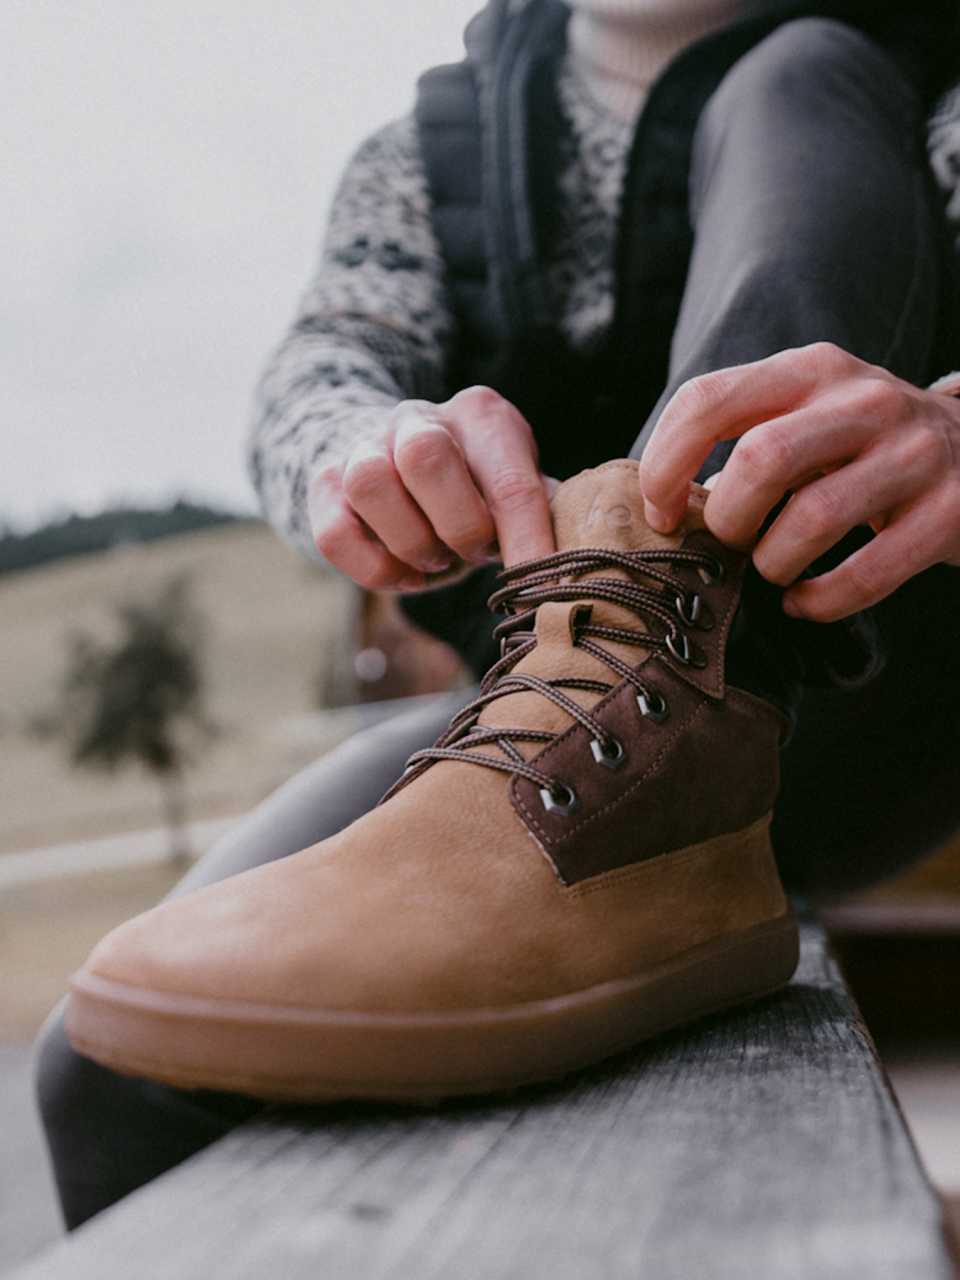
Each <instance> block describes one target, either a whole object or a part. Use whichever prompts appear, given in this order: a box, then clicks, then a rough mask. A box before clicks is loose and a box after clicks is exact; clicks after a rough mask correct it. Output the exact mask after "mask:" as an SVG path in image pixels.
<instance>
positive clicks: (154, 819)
mask: <svg viewBox="0 0 960 1280" xmlns="http://www.w3.org/2000/svg"><path fill="white" fill-rule="evenodd" d="M180 574H186V575H187V576H188V577H189V579H190V583H191V590H192V596H193V599H194V602H195V604H196V607H197V609H198V611H199V612H200V614H201V616H202V619H203V631H204V645H203V666H204V671H205V678H206V684H207V689H208V695H209V696H208V709H209V714H210V716H211V718H212V720H213V721H214V723H215V724H216V725H217V727H218V729H219V735H218V737H217V739H216V741H215V742H214V743H213V745H212V746H211V748H210V749H209V750H208V752H207V753H206V755H205V756H204V758H203V759H202V760H201V761H200V762H199V763H198V765H197V767H196V768H195V769H194V770H193V771H192V772H191V774H190V778H189V784H188V786H189V813H190V816H191V817H193V818H204V817H215V816H219V815H222V814H233V813H241V812H243V811H245V810H246V809H248V808H250V807H251V806H252V805H253V804H255V803H256V802H257V801H258V800H260V799H261V798H262V797H263V796H264V795H265V794H267V793H268V792H269V791H270V790H272V789H273V788H274V787H275V786H276V785H277V784H278V783H279V782H281V781H282V780H283V779H284V778H285V777H286V776H288V775H289V774H290V773H292V772H293V771H294V770H295V769H296V768H297V767H299V765H300V764H302V763H304V758H303V756H304V753H303V751H302V750H301V751H300V752H299V753H298V751H297V749H296V747H295V746H293V745H292V744H291V743H290V742H288V736H289V735H285V731H284V725H285V723H286V722H287V721H288V720H289V718H291V717H297V716H300V715H303V714H304V713H307V712H310V711H312V710H315V709H316V707H317V690H318V685H319V684H320V683H321V682H322V681H323V680H324V679H325V678H327V677H328V676H329V666H330V663H331V661H332V660H333V658H334V656H335V655H336V653H337V649H338V645H340V646H342V644H343V637H344V635H345V633H346V632H347V630H348V629H349V627H350V611H351V608H352V607H353V606H352V601H351V598H350V595H349V593H348V592H347V590H346V588H345V585H344V583H343V582H342V580H341V579H339V577H337V576H335V575H334V574H332V573H330V572H324V571H323V570H322V569H319V568H314V567H313V566H311V565H310V564H309V563H307V562H306V561H304V560H302V559H301V558H299V557H298V556H296V555H295V554H294V553H293V552H291V551H290V550H288V549H287V548H286V547H285V546H283V544H282V543H281V542H280V541H279V540H278V539H277V537H276V536H275V535H274V534H273V533H272V532H271V531H270V530H268V529H266V528H265V527H263V526H262V525H259V524H242V525H229V526H224V527H221V528H217V529H212V530H207V531H204V532H201V533H193V534H187V535H184V536H182V537H179V538H170V539H166V540H164V541H161V542H154V543H150V544H147V545H144V546H138V547H123V548H120V549H118V550H116V551H114V552H110V553H106V554H102V555H91V556H84V557H81V558H77V559H72V560H62V561H58V562H55V563H52V564H49V565H46V566H44V567H42V568H39V569H34V570H29V571H26V572H23V573H18V574H12V575H9V576H5V577H3V578H0V815H2V817H0V858H2V857H3V854H4V853H5V852H9V851H11V850H25V849H32V848H36V847H42V846H46V845H51V844H58V843H61V842H66V841H73V840H82V839H85V838H90V837H96V836H101V835H111V834H116V833H122V832H125V831H133V830H139V829H141V828H144V827H155V826H158V825H160V824H161V822H162V811H161V805H160V794H159V789H158V787H157V785H156V783H155V782H154V781H153V779H151V778H150V777H148V776H145V775H143V774H142V773H141V772H139V771H138V770H136V769H130V770H121V771H119V772H117V773H116V774H109V775H102V774H97V773H92V772H87V771H83V772H81V771H78V770H76V769H74V768H73V767H72V766H71V765H70V763H69V760H68V758H67V755H66V751H65V749H64V747H63V746H62V744H60V743H58V742H57V741H55V740H45V739H42V738H38V737H37V736H36V735H35V734H34V733H33V732H32V731H31V725H32V724H33V723H34V722H35V721H36V720H37V719H38V718H42V717H43V716H45V715H47V714H48V713H49V712H50V711H51V710H54V709H55V707H56V700H57V694H58V690H59V688H60V687H61V682H62V678H63V673H64V670H65V665H66V661H67V655H68V652H69V643H70V638H71V636H72V635H73V634H75V633H76V632H78V631H83V632H86V633H88V634H91V635H94V636H102V637H106V636H109V635H110V634H111V631H112V629H113V628H114V627H115V612H116V605H117V604H118V603H122V602H127V601H138V600H148V599H150V598H151V597H153V596H154V595H156V594H157V592H158V591H159V590H160V589H161V588H162V586H163V584H164V583H166V582H167V581H169V580H170V579H171V578H173V577H175V576H177V575H180ZM177 874H178V873H176V872H174V871H173V870H171V869H170V868H168V867H166V866H154V867H136V868H130V869H129V870H122V871H112V872H109V873H106V872H105V873H101V874H95V875H86V876H77V877H71V878H69V879H64V880H56V881H51V882H48V883H42V884H36V885H25V886H22V887H14V888H8V889H6V890H4V891H2V893H0V1038H5V1039H21V1038H27V1037H30V1036H32V1035H33V1034H34V1033H35V1031H36V1030H37V1028H38V1027H39V1025H40V1023H41V1021H42V1020H43V1018H44V1017H45V1015H46V1013H47V1012H48V1011H49V1010H50V1009H51V1008H52V1007H53V1005H54V1004H56V1002H57V1001H58V1000H59V999H60V997H61V995H62V994H63V993H64V991H65V989H66V982H67V978H68V976H69V974H70V973H71V972H72V971H73V970H74V969H75V968H77V966H78V965H79V964H80V963H81V962H82V961H83V959H84V958H85V956H86V954H87V952H88V951H89V949H90V947H91V946H92V945H93V943H94V942H96V941H97V939H98V938H99V937H101V936H102V935H103V934H104V933H106V932H107V931H108V930H109V929H111V928H112V927H113V926H114V925H116V924H118V923H120V921H122V920H124V919H126V918H127V917H128V916H131V915H134V914H135V913H137V912H138V911H142V910H144V909H146V908H147V907H149V906H151V905H152V904H153V903H154V902H156V901H157V900H158V899H159V898H160V897H162V896H163V894H164V893H165V892H166V891H167V889H168V888H169V887H170V886H171V885H172V883H173V881H174V879H175V878H176V876H177Z"/></svg>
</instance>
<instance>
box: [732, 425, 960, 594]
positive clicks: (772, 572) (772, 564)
mask: <svg viewBox="0 0 960 1280" xmlns="http://www.w3.org/2000/svg"><path fill="white" fill-rule="evenodd" d="M908 445H909V440H906V439H904V440H900V439H897V438H894V439H892V440H891V441H890V445H889V447H888V448H882V449H878V448H875V449H873V450H871V451H869V452H867V453H865V454H864V455H863V456H862V457H858V458H855V459H853V460H852V461H851V462H850V463H849V465H847V466H843V467H839V468H838V469H837V470H835V471H832V472H830V473H829V474H827V475H823V476H820V477H818V478H816V479H814V480H813V481H811V483H809V484H807V485H805V486H804V487H803V488H801V489H799V490H798V491H797V492H795V493H794V494H793V496H792V497H791V498H790V500H789V501H788V502H787V504H786V506H785V507H784V509H783V510H782V511H781V512H780V514H779V515H778V516H777V518H776V520H775V521H774V522H773V524H772V525H771V527H770V528H769V529H768V530H767V531H766V532H765V533H764V535H763V537H762V538H761V539H760V541H759V542H758V543H757V545H756V547H755V548H754V550H753V562H754V564H755V566H756V568H757V569H758V570H759V572H760V573H761V574H762V575H763V577H765V578H767V579H768V580H769V581H770V582H774V583H778V584H779V585H781V586H789V585H790V583H792V582H793V581H795V579H796V578H798V577H799V576H800V574H801V573H803V571H804V570H805V569H806V568H807V567H808V566H809V565H810V564H811V563H813V561H815V560H817V559H818V558H819V557H820V556H822V555H824V554H825V553H826V552H827V551H829V550H830V548H831V547H833V546H836V544H837V543H839V542H840V541H841V539H842V538H844V537H845V536H846V534H848V533H849V532H850V530H851V529H854V528H856V527H857V526H858V525H868V524H875V525H876V526H878V527H879V526H882V525H887V524H888V523H889V521H890V520H891V518H896V515H895V513H897V512H900V511H902V510H904V509H905V508H907V507H909V506H910V505H911V504H912V503H914V502H917V501H922V500H923V499H924V496H925V494H926V493H927V491H928V490H929V488H930V486H931V484H933V483H936V482H937V481H938V480H939V479H940V477H939V476H935V475H931V474H930V471H929V469H928V466H927V464H926V460H925V459H924V458H923V457H921V456H919V455H918V454H917V452H916V451H915V450H912V449H910V448H909V447H907V446H908ZM897 585H899V584H897Z"/></svg>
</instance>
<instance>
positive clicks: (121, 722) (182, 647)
mask: <svg viewBox="0 0 960 1280" xmlns="http://www.w3.org/2000/svg"><path fill="white" fill-rule="evenodd" d="M117 615H118V621H119V623H120V633H121V634H120V638H119V640H118V642H117V643H115V644H113V645H111V644H104V643H102V642H101V641H98V640H94V639H92V638H91V637H90V636H87V635H78V636H75V637H74V639H73V641H72V652H71V656H70V662H69V667H68V670H67V672H66V675H65V677H64V683H63V699H62V702H61V705H60V709H59V712H58V714H57V725H56V727H57V729H59V731H60V732H61V733H63V734H64V735H65V736H66V737H67V740H68V742H69V744H70V751H71V756H72V759H73V761H74V763H75V764H77V765H81V766H87V767H90V768H96V769H108V770H112V769H116V768H119V767H121V766H124V765H129V764H139V765H141V766H142V767H143V768H144V769H146V770H148V771H149V772H150V773H151V774H153V775H154V776H155V777H156V779H157V780H158V782H159V783H160V786H161V789H162V794H163V807H164V816H165V820H166V825H167V829H168V831H169V833H170V856H171V858H172V859H174V860H175V861H183V860H186V858H187V857H189V854H190V850H189V847H188V842H187V834H186V822H185V815H186V788H185V774H186V769H187V767H188V766H189V764H190V763H191V762H192V761H193V760H194V758H195V756H196V753H197V751H198V750H199V749H200V748H201V747H202V746H203V745H204V744H205V743H206V742H207V741H208V740H209V739H210V737H211V736H212V735H213V727H212V725H211V724H210V722H209V721H208V719H207V717H206V714H205V712H204V708H203V679H202V670H201V665H200V658H199V651H200V627H199V621H198V618H197V614H196V612H195V610H194V608H193V606H192V604H191V602H190V600H189V593H188V584H187V581H186V579H184V578H177V579H174V580H173V581H171V582H169V583H168V584H167V585H166V586H165V587H164V588H163V590H162V591H161V593H160V595H159V596H158V597H157V598H156V599H155V600H154V601H152V602H150V603H147V604H124V605H120V606H118V609H117Z"/></svg>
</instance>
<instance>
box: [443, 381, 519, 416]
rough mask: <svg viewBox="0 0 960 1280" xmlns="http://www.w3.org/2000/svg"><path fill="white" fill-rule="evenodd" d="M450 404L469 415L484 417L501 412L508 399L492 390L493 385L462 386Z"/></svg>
mask: <svg viewBox="0 0 960 1280" xmlns="http://www.w3.org/2000/svg"><path fill="white" fill-rule="evenodd" d="M450 404H451V405H453V406H455V407H456V408H457V409H462V410H463V411H464V412H465V413H467V414H469V415H470V416H471V417H482V418H486V417H489V416H490V415H492V414H498V413H501V412H502V411H503V409H504V408H505V407H506V406H507V404H508V401H506V400H504V398H503V396H502V395H501V394H500V393H499V391H494V389H493V387H485V386H479V385H478V386H473V387H464V389H463V390H462V391H458V392H457V394H456V395H455V396H454V397H453V399H452V400H451V401H450Z"/></svg>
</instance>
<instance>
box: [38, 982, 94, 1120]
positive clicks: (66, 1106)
mask: <svg viewBox="0 0 960 1280" xmlns="http://www.w3.org/2000/svg"><path fill="white" fill-rule="evenodd" d="M63 1010H64V1005H63V1004H61V1005H60V1006H58V1008H57V1009H55V1010H54V1012H53V1013H52V1014H51V1015H50V1017H49V1018H48V1019H47V1021H46V1023H45V1024H44V1026H43V1028H42V1030H41V1032H40V1035H39V1036H38V1038H37V1042H36V1045H35V1046H34V1058H33V1061H34V1086H35V1089H36V1096H37V1104H38V1106H39V1109H40V1116H41V1119H42V1120H43V1124H44V1127H45V1129H46V1131H47V1135H48V1140H49V1138H50V1135H51V1133H52V1132H53V1131H55V1130H56V1128H57V1126H58V1123H59V1117H61V1116H62V1115H63V1114H64V1113H65V1112H67V1111H69V1112H71V1113H72V1114H75V1107H76V1102H77V1099H78V1095H80V1094H82V1093H83V1091H84V1087H85V1080H86V1078H87V1075H88V1068H89V1066H90V1064H89V1063H88V1062H87V1060H86V1059H85V1058H81V1057H80V1055H79V1054H78V1053H77V1052H76V1050H75V1049H74V1048H73V1046H72V1045H71V1043H70V1041H69V1039H68V1038H67V1033H66V1031H65V1029H64V1025H63Z"/></svg>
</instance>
